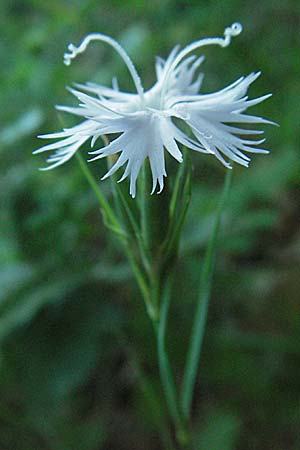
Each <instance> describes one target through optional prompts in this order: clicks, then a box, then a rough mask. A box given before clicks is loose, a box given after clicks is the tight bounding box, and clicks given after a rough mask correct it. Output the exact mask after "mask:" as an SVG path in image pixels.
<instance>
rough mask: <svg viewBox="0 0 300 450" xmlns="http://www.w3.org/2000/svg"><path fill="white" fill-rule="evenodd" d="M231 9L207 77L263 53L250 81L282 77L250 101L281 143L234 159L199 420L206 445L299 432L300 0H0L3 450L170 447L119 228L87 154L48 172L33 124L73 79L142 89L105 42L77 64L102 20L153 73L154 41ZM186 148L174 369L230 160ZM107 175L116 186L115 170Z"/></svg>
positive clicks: (211, 82) (251, 442)
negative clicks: (88, 176)
mask: <svg viewBox="0 0 300 450" xmlns="http://www.w3.org/2000/svg"><path fill="white" fill-rule="evenodd" d="M236 20H238V21H240V22H241V23H243V25H244V32H243V34H242V35H241V36H239V37H238V38H237V39H235V41H234V43H233V44H232V45H231V46H230V47H228V48H226V49H218V48H211V49H209V51H208V50H205V55H206V57H207V61H206V62H205V64H204V65H203V70H204V72H205V80H204V85H203V89H204V91H206V92H208V91H210V90H213V89H218V88H220V87H222V86H225V85H226V84H227V83H229V82H230V81H234V79H236V78H238V77H239V76H240V75H245V74H248V73H250V72H251V71H255V70H259V69H261V70H262V72H263V74H262V76H261V78H260V79H259V80H258V81H257V82H256V84H255V85H254V86H253V87H252V88H251V93H250V94H251V95H253V96H255V95H257V96H259V95H261V94H264V93H266V92H273V94H274V95H273V97H272V98H271V99H270V100H268V101H267V102H265V103H264V104H261V105H259V106H257V107H256V110H255V112H256V113H257V114H258V115H262V116H267V117H268V118H270V119H272V120H275V121H276V122H278V123H279V124H280V128H275V127H272V128H268V129H267V132H266V135H267V138H268V140H267V143H268V146H269V147H268V148H270V150H272V152H271V154H270V155H268V156H260V155H257V156H255V157H254V158H253V161H252V164H251V167H250V168H249V169H248V170H246V169H244V168H238V167H235V170H234V177H233V187H232V190H231V192H230V195H229V201H228V207H227V211H226V215H225V217H224V221H223V222H224V223H223V234H222V238H221V239H220V246H219V247H220V251H219V253H218V255H217V271H216V275H215V282H214V289H213V293H212V306H211V310H210V311H209V316H208V319H209V331H208V333H207V335H206V337H205V339H204V346H203V361H202V363H201V368H200V373H199V376H198V378H197V382H196V398H195V402H194V408H193V411H199V413H197V414H195V412H194V415H193V420H192V427H193V429H194V432H195V436H196V441H197V442H195V445H198V447H199V450H200V449H205V450H250V449H251V450H252V449H259V450H269V449H274V450H282V449H284V450H298V449H299V447H300V435H299V423H300V416H299V389H300V384H299V376H297V373H299V364H300V359H299V358H300V350H299V337H300V336H299V330H300V313H299V288H300V285H299V279H300V276H299V275H300V260H299V211H300V202H299V198H300V195H299V193H300V171H299V146H300V139H299V138H300V127H299V95H300V78H299V71H300V61H299V29H298V28H299V26H298V24H299V20H300V4H299V2H298V1H294V0H288V1H285V2H281V1H273V0H272V1H271V0H267V1H264V2H261V1H258V0H255V1H254V2H240V1H237V0H234V1H231V2H229V1H228V0H222V1H221V2H215V3H213V2H204V1H202V2H201V1H200V2H199V1H197V2H196V1H190V2H183V1H176V2H175V0H167V1H163V2H161V1H157V0H154V1H152V2H140V1H136V0H127V1H126V2H124V1H121V0H114V1H112V2H104V1H102V0H101V1H95V0H87V1H77V0H52V1H51V2H45V1H41V0H28V1H13V2H11V1H9V0H3V1H2V2H1V3H0V26H1V34H2V39H1V42H0V57H1V61H2V70H1V71H0V86H1V87H0V100H1V105H2V108H1V110H0V116H1V124H2V126H1V130H0V152H1V160H0V170H1V178H0V197H1V224H0V228H1V234H0V263H1V272H0V343H1V351H0V448H1V450H2V449H3V450H16V449H17V450H33V449H34V450H81V449H82V450H100V449H101V448H103V449H108V448H109V449H112V450H114V449H120V448H124V450H127V449H128V450H129V449H130V450H135V449H137V450H139V449H140V448H168V445H169V444H168V438H167V437H166V439H165V442H164V447H162V446H160V444H159V443H158V436H157V432H156V431H155V430H156V429H157V424H158V423H160V424H161V430H160V432H161V433H164V430H165V428H166V426H167V423H166V418H165V406H164V404H163V402H162V399H161V395H160V394H161V393H160V390H159V382H158V378H157V377H158V370H157V367H156V362H155V345H154V344H153V336H152V330H151V328H150V325H149V324H148V322H147V318H146V315H145V312H144V309H143V305H142V303H141V299H140V294H139V291H138V289H134V288H132V283H131V278H132V274H131V271H130V268H129V266H128V263H127V262H126V260H125V258H124V256H123V254H122V251H121V248H120V245H119V244H118V241H117V239H112V240H109V238H108V233H107V230H106V228H105V226H104V225H103V222H102V217H101V213H100V211H99V207H98V203H97V200H96V198H95V197H94V194H93V192H92V191H91V190H90V188H89V186H88V184H87V182H86V180H85V179H84V177H83V175H82V172H81V171H80V168H79V164H78V161H76V160H75V159H74V160H73V161H71V162H69V163H68V164H67V165H65V166H63V167H61V168H58V169H57V170H56V171H53V172H47V173H41V172H38V170H37V169H38V167H40V166H43V165H44V162H43V157H42V156H41V157H38V156H35V157H33V156H32V155H31V152H32V151H33V150H34V149H36V148H37V147H38V146H39V145H40V142H38V140H37V139H36V135H37V134H41V133H43V132H51V131H55V130H59V129H60V128H61V122H60V120H61V118H60V119H59V118H58V116H57V113H56V112H55V110H54V109H53V105H54V104H67V103H70V104H71V103H72V99H71V98H70V95H69V94H68V93H67V91H65V85H71V84H72V83H73V82H84V81H97V82H101V83H110V82H111V78H112V76H114V75H116V76H118V79H119V82H120V85H121V86H122V87H124V88H128V89H133V86H132V84H131V81H130V80H129V77H128V73H127V70H126V68H125V67H123V65H122V63H121V62H120V61H119V59H118V58H117V56H115V55H114V54H111V53H110V52H109V51H108V50H107V48H105V47H104V46H103V47H101V46H96V45H95V46H91V48H90V49H89V50H88V52H87V53H86V54H85V55H83V56H82V57H81V59H80V61H79V60H78V62H77V61H76V62H75V63H74V64H73V65H72V66H71V67H68V68H67V67H65V66H64V65H63V62H62V61H63V59H62V58H63V53H64V51H65V50H66V48H67V44H68V43H69V42H74V43H75V44H76V43H79V42H80V40H81V39H82V37H83V36H84V35H85V34H87V33H89V32H91V31H100V32H103V33H107V34H110V35H112V36H114V37H116V38H117V39H118V40H119V41H121V42H122V44H124V46H125V47H126V49H127V50H128V52H129V53H130V54H131V55H132V57H133V59H134V60H135V61H136V62H137V66H138V69H139V72H140V73H141V74H142V75H143V79H144V80H146V81H145V86H146V87H149V86H151V84H152V83H153V80H154V70H153V63H154V59H153V57H154V55H156V54H159V55H160V56H162V57H165V56H166V55H167V54H168V52H169V51H170V49H171V48H172V47H173V46H174V45H175V44H176V43H180V44H182V45H183V44H186V43H188V42H190V41H192V40H195V39H196V38H198V37H199V38H200V37H203V36H210V35H220V34H221V33H222V31H223V29H224V28H225V27H226V26H228V25H230V24H231V23H232V22H234V21H236ZM275 25H276V26H275ZM253 112H254V110H253ZM63 120H64V121H66V123H67V124H68V123H74V122H71V119H70V118H68V117H63ZM85 150H86V151H88V148H86V149H85ZM190 156H191V161H192V166H193V173H192V199H191V205H190V208H189V213H188V215H187V223H186V225H185V226H184V228H183V231H182V233H183V241H182V245H181V248H180V259H179V264H178V267H177V275H178V276H176V280H175V288H174V290H173V292H174V298H173V299H172V303H171V310H170V313H169V314H170V318H171V320H170V323H169V324H168V342H167V343H166V345H167V346H168V348H170V350H171V357H172V360H173V361H175V365H176V367H175V368H176V374H175V375H176V379H177V380H178V381H182V380H181V377H182V373H183V361H184V359H185V356H186V349H187V343H188V339H189V336H190V328H191V326H192V318H193V315H194V311H195V302H196V290H197V287H198V284H199V280H198V278H199V263H201V257H203V254H204V249H205V245H206V242H207V240H208V237H209V235H210V232H211V229H212V224H213V212H214V211H215V206H216V201H217V199H218V198H219V195H220V190H221V186H222V180H223V177H224V168H223V167H221V165H219V164H218V162H217V161H215V160H213V159H210V158H209V157H208V156H205V155H199V154H191V155H190ZM167 164H168V167H169V168H170V170H169V172H170V173H171V172H173V173H175V170H177V166H176V165H175V164H174V163H173V162H172V161H171V160H170V159H169V160H168V161H167ZM91 169H92V170H93V172H94V174H95V176H96V179H97V180H99V179H100V177H101V176H102V175H103V174H104V172H105V170H106V168H105V167H104V162H100V163H99V164H98V165H97V164H94V165H93V166H91ZM170 178H171V177H168V179H170ZM172 182H174V179H173V180H172V181H171V179H170V181H169V183H170V186H171V183H172ZM101 187H102V189H103V192H104V195H105V197H106V198H107V199H108V201H109V202H110V201H111V200H112V192H111V184H110V182H109V181H105V182H102V184H101ZM125 188H127V186H125ZM187 188H188V186H187ZM173 206H174V205H173ZM164 213H165V214H167V211H161V214H162V220H163V219H166V216H163V214H164ZM178 218H179V216H178ZM124 336H125V337H124ZM145 402H146V404H147V407H146V408H145V407H144V408H145V409H146V411H145V410H143V408H142V405H145Z"/></svg>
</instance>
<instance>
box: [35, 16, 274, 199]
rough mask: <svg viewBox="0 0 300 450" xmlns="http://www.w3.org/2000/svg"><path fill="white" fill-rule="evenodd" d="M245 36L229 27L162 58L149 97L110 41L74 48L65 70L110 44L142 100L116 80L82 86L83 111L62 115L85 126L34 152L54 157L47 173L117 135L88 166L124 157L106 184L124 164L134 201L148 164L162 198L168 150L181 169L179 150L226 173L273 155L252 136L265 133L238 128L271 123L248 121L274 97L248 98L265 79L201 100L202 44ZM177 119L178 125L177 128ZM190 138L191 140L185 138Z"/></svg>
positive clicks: (237, 26) (237, 84) (243, 80)
mask: <svg viewBox="0 0 300 450" xmlns="http://www.w3.org/2000/svg"><path fill="white" fill-rule="evenodd" d="M241 30H242V27H241V25H240V24H238V23H235V24H233V25H232V26H231V27H229V28H226V30H225V33H224V38H207V39H202V40H199V41H196V42H194V43H192V44H190V45H188V46H187V47H185V48H183V50H181V51H179V48H178V47H176V48H174V49H173V51H172V52H171V54H170V55H169V57H168V58H167V59H166V60H163V59H161V58H157V61H156V65H155V69H156V76H157V81H156V83H155V84H154V86H153V87H152V88H151V89H149V90H148V91H146V92H144V90H143V87H142V84H141V80H140V78H139V76H138V74H137V72H136V69H135V67H134V65H133V63H132V61H131V60H130V58H129V56H128V55H127V54H126V52H125V51H124V49H123V48H122V47H121V46H120V45H119V44H118V43H117V42H116V41H114V40H113V39H111V38H110V37H108V36H105V35H101V34H91V35H88V36H87V37H86V38H85V39H84V40H83V42H82V43H81V45H80V46H79V47H78V48H77V47H75V46H74V45H73V44H70V45H69V47H68V48H69V50H70V53H66V54H65V64H67V65H69V64H70V62H71V60H72V59H73V58H75V57H76V56H77V55H78V54H79V53H83V52H84V51H85V49H86V48H87V46H88V44H89V43H90V42H91V41H94V40H99V41H103V42H106V43H108V44H110V45H111V46H112V47H113V48H114V49H115V50H116V51H117V52H118V53H119V54H120V56H121V57H122V58H123V60H124V61H125V63H126V65H127V67H128V69H129V71H130V73H131V75H132V78H133V81H134V83H135V86H136V90H137V93H136V94H132V93H127V92H121V91H119V88H118V85H117V82H116V80H113V86H112V88H109V87H105V86H100V85H97V84H93V83H87V84H86V85H78V86H77V88H78V89H81V90H83V91H85V92H86V93H84V92H81V91H80V90H78V89H70V91H71V93H72V94H73V95H75V96H76V97H77V98H78V100H79V102H80V103H79V106H78V107H67V106H58V107H57V108H58V109H60V110H63V111H67V112H69V113H72V114H75V115H78V116H81V117H83V118H84V120H83V122H81V123H80V124H79V125H76V126H74V127H72V128H68V129H64V130H63V131H62V132H59V133H53V134H47V135H43V136H39V137H42V138H51V139H60V140H59V141H57V142H55V143H53V144H49V145H46V146H44V147H42V148H40V149H39V150H36V151H35V152H34V153H40V152H44V151H49V150H55V152H54V153H53V154H52V155H51V156H50V157H49V158H48V159H47V162H48V163H50V165H49V166H48V167H46V168H44V169H42V170H47V169H52V168H54V167H57V166H59V165H61V164H63V163H64V162H66V161H68V160H69V159H70V158H71V157H72V156H73V155H74V154H75V152H76V151H77V150H78V149H79V148H80V147H81V146H82V145H83V144H84V143H85V142H86V141H88V140H89V139H91V146H94V144H95V142H96V140H97V139H98V138H99V137H100V136H101V135H104V134H105V135H106V134H112V133H113V134H115V133H117V134H119V136H118V137H116V138H115V139H114V140H113V141H112V142H110V143H109V144H108V145H106V146H104V147H101V148H99V149H97V150H94V151H92V152H90V153H91V154H93V155H94V156H93V158H92V159H90V161H94V160H97V159H99V158H104V157H106V156H109V155H113V154H116V153H120V155H119V157H118V159H117V161H116V162H115V164H114V165H113V166H112V167H111V168H110V170H109V171H108V172H107V173H106V175H104V177H103V178H102V179H105V178H107V177H109V176H110V175H112V174H113V173H114V172H116V171H117V170H118V169H119V168H120V167H121V166H123V165H124V164H126V168H125V170H124V173H123V175H122V177H121V179H120V180H119V181H122V180H124V179H125V178H126V177H127V176H130V194H131V195H132V197H135V193H136V179H137V177H138V174H139V171H140V169H141V166H142V164H143V163H144V161H145V159H146V158H147V157H148V158H149V161H150V167H151V171H152V179H153V187H152V192H154V191H155V189H156V186H157V184H158V185H159V192H161V191H162V189H163V186H164V177H166V176H167V174H166V169H165V154H164V150H167V152H169V153H170V155H172V156H173V157H174V158H175V159H176V160H177V161H179V162H181V161H182V153H181V151H180V149H179V147H178V143H179V144H182V145H184V146H185V147H187V148H190V149H192V150H195V151H197V152H202V153H207V154H211V155H214V156H216V157H217V158H218V159H219V160H220V161H221V162H222V163H223V164H224V165H225V166H226V167H228V168H231V166H230V163H229V162H228V161H227V160H226V159H225V158H228V159H229V160H232V161H234V162H236V163H239V164H241V165H243V166H246V167H247V166H248V164H249V161H250V158H249V157H248V155H247V154H245V152H247V153H268V151H267V150H263V149H261V148H257V145H259V144H261V143H262V142H263V141H264V139H262V140H253V139H252V138H250V137H249V136H251V135H254V134H260V133H262V131H257V130H250V129H249V128H247V127H246V129H245V128H240V127H237V126H236V125H233V124H240V123H246V124H253V123H272V122H269V121H268V120H265V119H263V118H261V117H257V116H250V115H246V114H244V111H245V110H246V109H247V108H248V107H250V106H253V105H256V104H257V103H260V102H261V101H263V100H265V99H266V98H268V97H269V96H270V94H269V95H265V96H263V97H260V98H257V99H254V100H248V97H247V95H246V93H247V90H248V87H249V85H250V84H251V83H252V82H253V81H254V80H256V78H257V77H258V76H259V73H252V74H250V75H248V76H246V77H241V78H239V79H238V80H237V81H235V82H234V83H232V84H231V85H230V86H228V87H226V88H224V89H222V90H220V91H218V92H215V93H212V94H199V93H198V92H199V88H200V86H201V81H202V74H200V75H199V76H198V78H196V80H195V79H194V76H195V73H196V71H197V69H198V67H199V66H200V64H201V63H202V61H203V57H200V58H196V57H195V56H187V55H188V54H190V53H191V52H192V51H194V50H196V49H197V48H199V47H202V46H204V45H210V44H217V45H220V46H222V47H226V46H227V45H228V44H229V43H230V40H231V37H232V36H236V35H238V34H239V33H240V32H241ZM89 94H93V96H91V95H89ZM174 118H176V119H177V120H176V124H175V123H174V121H173V119H174ZM178 119H179V120H178ZM186 125H187V126H186ZM179 126H180V127H181V126H182V128H179ZM187 131H191V132H192V135H193V138H192V137H190V136H188V135H187V134H186V132H187Z"/></svg>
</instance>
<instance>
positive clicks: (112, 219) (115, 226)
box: [76, 152, 157, 318]
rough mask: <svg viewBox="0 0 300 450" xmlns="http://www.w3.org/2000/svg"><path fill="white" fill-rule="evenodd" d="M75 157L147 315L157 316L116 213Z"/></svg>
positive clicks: (84, 166)
mask: <svg viewBox="0 0 300 450" xmlns="http://www.w3.org/2000/svg"><path fill="white" fill-rule="evenodd" d="M76 157H77V159H78V162H79V165H80V168H81V170H82V172H83V174H84V175H85V177H86V179H87V181H88V183H89V184H90V186H91V187H92V189H93V191H94V193H95V194H96V197H97V199H98V201H99V203H100V206H101V207H102V208H103V210H104V211H105V214H106V217H107V218H108V219H109V221H110V225H112V226H111V228H113V229H114V231H116V232H117V235H118V237H119V240H120V242H121V244H122V246H123V249H124V252H125V254H126V256H127V258H128V260H129V262H130V264H131V267H132V270H133V273H134V275H135V278H136V281H137V283H138V286H139V288H140V291H141V294H142V296H143V299H144V302H145V306H146V309H147V312H148V315H149V316H150V317H151V318H155V317H156V316H157V311H156V310H155V308H154V307H153V305H152V302H151V296H150V292H149V288H148V285H147V282H146V280H145V277H144V274H143V272H142V271H141V269H140V267H139V264H138V262H137V261H136V258H135V255H134V253H133V252H132V249H131V247H130V245H129V243H128V241H127V239H126V235H125V233H124V232H123V230H122V228H121V225H120V223H119V221H118V219H117V217H116V215H115V214H114V212H113V210H112V209H111V207H110V206H109V204H108V202H107V200H106V199H105V197H104V196H103V194H102V192H101V191H100V189H99V187H98V185H97V182H96V180H95V178H94V176H93V175H92V173H91V171H90V170H89V168H88V166H87V164H86V163H85V161H84V160H83V158H82V156H81V155H80V153H79V152H77V153H76Z"/></svg>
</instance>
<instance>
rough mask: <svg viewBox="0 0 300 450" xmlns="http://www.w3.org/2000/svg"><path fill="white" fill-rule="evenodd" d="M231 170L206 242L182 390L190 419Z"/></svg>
mask: <svg viewBox="0 0 300 450" xmlns="http://www.w3.org/2000/svg"><path fill="white" fill-rule="evenodd" d="M231 178H232V171H229V170H228V171H227V173H226V177H225V181H224V186H223V191H222V194H221V197H220V202H219V205H218V208H217V211H216V217H215V223H214V227H213V230H212V234H211V237H210V240H209V242H208V245H207V249H206V253H205V257H204V262H203V266H202V271H201V280H200V292H199V297H198V303H197V307H196V313H195V318H194V323H193V328H192V334H191V340H190V345H189V350H188V354H187V360H186V366H185V371H184V377H183V384H182V392H181V407H182V411H183V414H184V417H185V419H189V417H190V413H191V405H192V398H193V392H194V387H195V382H196V376H197V372H198V367H199V361H200V356H201V350H202V343H203V338H204V334H205V327H206V322H207V312H208V305H209V300H210V295H211V287H212V276H213V270H214V263H215V254H216V247H217V237H218V232H219V228H220V221H221V216H222V213H223V211H224V208H225V203H226V198H227V194H228V191H229V187H230V184H231Z"/></svg>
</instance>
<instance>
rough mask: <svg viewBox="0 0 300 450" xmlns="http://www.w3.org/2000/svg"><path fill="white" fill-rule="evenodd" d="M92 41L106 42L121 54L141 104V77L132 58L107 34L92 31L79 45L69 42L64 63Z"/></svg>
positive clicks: (142, 93)
mask: <svg viewBox="0 0 300 450" xmlns="http://www.w3.org/2000/svg"><path fill="white" fill-rule="evenodd" d="M92 41H101V42H106V43H107V44H108V45H110V46H111V47H113V48H114V49H115V50H116V51H117V53H119V55H120V56H121V58H122V59H123V61H124V62H125V64H126V66H127V68H128V70H129V72H130V74H131V76H132V79H133V82H134V84H135V87H136V90H137V93H138V94H139V96H140V99H141V102H142V104H143V103H144V88H143V85H142V82H141V78H140V76H139V74H138V73H137V70H136V68H135V66H134V64H133V62H132V60H131V59H130V57H129V56H128V55H127V53H126V52H125V50H124V49H123V47H121V45H120V44H119V43H118V42H117V41H115V40H114V39H112V38H111V37H109V36H106V35H105V34H101V33H92V34H88V35H87V36H86V37H85V38H84V39H83V41H82V42H81V44H80V45H79V47H76V46H75V45H74V44H69V45H68V50H69V53H68V52H66V53H65V54H64V63H65V65H66V66H69V65H70V64H71V61H72V59H75V58H76V56H77V55H79V54H80V53H84V52H85V50H86V48H87V47H88V45H89V43H90V42H92Z"/></svg>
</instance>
